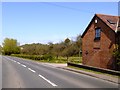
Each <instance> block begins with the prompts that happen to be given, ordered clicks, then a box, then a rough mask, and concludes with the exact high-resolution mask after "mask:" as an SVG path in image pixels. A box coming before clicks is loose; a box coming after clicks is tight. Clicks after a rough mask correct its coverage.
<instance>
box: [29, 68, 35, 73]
mask: <svg viewBox="0 0 120 90" xmlns="http://www.w3.org/2000/svg"><path fill="white" fill-rule="evenodd" d="M28 70H30V71H32V72H34V73H35V72H36V71H35V70H33V69H31V68H28Z"/></svg>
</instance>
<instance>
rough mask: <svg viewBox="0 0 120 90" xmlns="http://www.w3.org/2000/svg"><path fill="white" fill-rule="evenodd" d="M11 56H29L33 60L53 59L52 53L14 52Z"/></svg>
mask: <svg viewBox="0 0 120 90" xmlns="http://www.w3.org/2000/svg"><path fill="white" fill-rule="evenodd" d="M11 56H15V57H20V58H27V59H32V60H53V56H52V55H48V54H47V55H24V54H12V55H11Z"/></svg>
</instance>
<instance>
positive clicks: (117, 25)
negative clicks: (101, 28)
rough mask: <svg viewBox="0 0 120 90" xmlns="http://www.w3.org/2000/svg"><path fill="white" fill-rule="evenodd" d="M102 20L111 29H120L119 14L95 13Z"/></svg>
mask: <svg viewBox="0 0 120 90" xmlns="http://www.w3.org/2000/svg"><path fill="white" fill-rule="evenodd" d="M96 16H97V17H99V18H100V19H101V20H102V21H103V22H105V23H106V24H107V25H108V26H109V27H110V28H111V29H112V30H114V31H116V29H117V31H119V30H120V20H119V19H120V16H112V15H104V14H96Z"/></svg>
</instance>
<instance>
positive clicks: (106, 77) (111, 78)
mask: <svg viewBox="0 0 120 90" xmlns="http://www.w3.org/2000/svg"><path fill="white" fill-rule="evenodd" d="M46 64H48V65H51V66H53V67H56V68H61V69H64V70H69V71H73V72H77V73H80V74H85V75H89V76H92V77H95V78H99V79H102V80H106V81H110V82H113V83H118V84H120V77H118V76H113V75H108V74H104V73H100V74H98V73H94V72H89V71H84V70H77V69H73V68H70V67H67V64H54V63H46Z"/></svg>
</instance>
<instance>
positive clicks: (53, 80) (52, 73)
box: [2, 56, 118, 88]
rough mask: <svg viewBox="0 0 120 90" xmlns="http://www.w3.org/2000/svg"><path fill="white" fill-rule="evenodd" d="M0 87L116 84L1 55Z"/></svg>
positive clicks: (109, 85) (111, 85)
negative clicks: (0, 84)
mask: <svg viewBox="0 0 120 90" xmlns="http://www.w3.org/2000/svg"><path fill="white" fill-rule="evenodd" d="M2 88H118V84H117V83H112V82H109V81H105V80H101V79H98V78H95V77H91V76H87V75H84V74H80V73H79V74H78V73H75V72H72V71H67V70H64V69H61V68H57V67H54V66H50V65H46V64H43V63H38V62H34V61H31V60H24V59H21V58H16V57H10V56H2Z"/></svg>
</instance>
